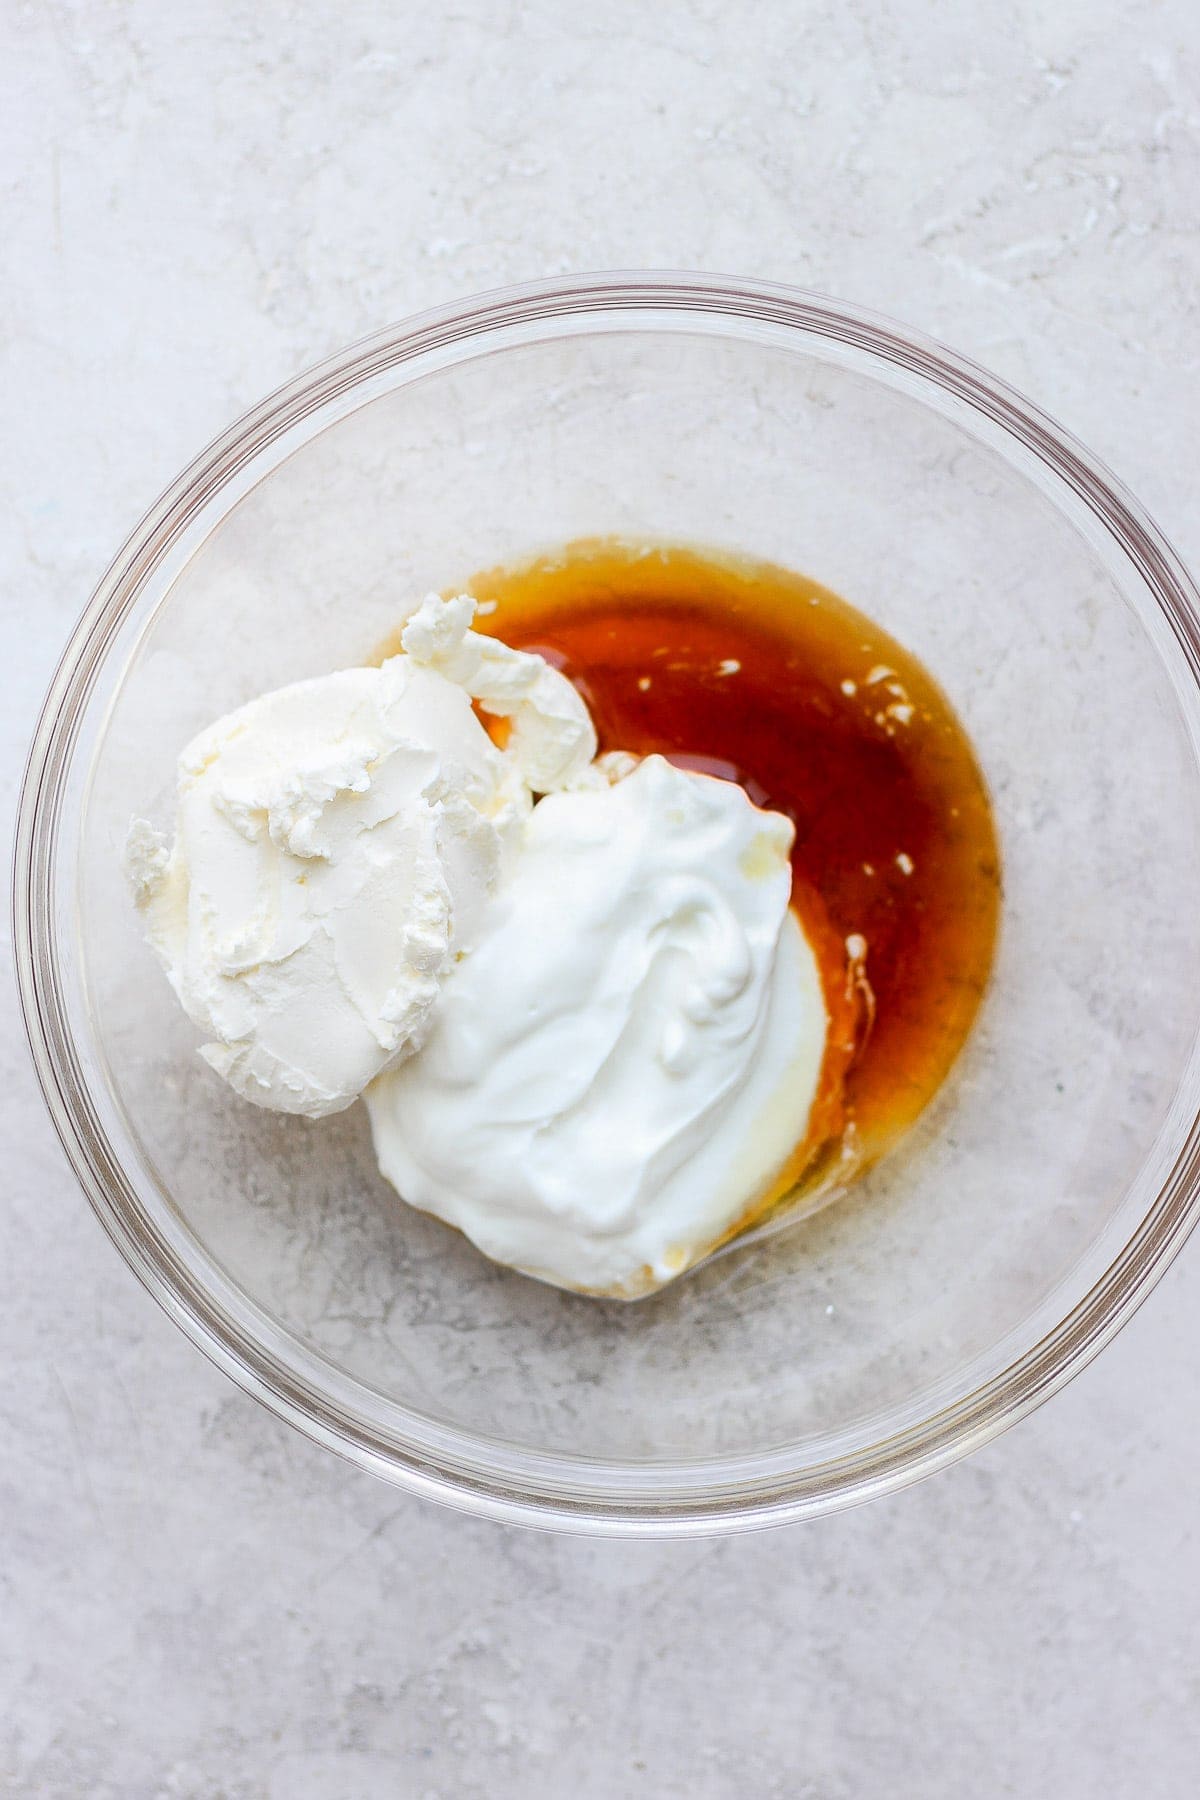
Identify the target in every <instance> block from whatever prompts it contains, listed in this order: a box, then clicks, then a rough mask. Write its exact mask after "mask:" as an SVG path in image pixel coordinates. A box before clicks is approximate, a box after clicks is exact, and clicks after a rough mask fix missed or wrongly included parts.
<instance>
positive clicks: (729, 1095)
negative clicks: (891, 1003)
mask: <svg viewBox="0 0 1200 1800" xmlns="http://www.w3.org/2000/svg"><path fill="white" fill-rule="evenodd" d="M792 838H793V828H792V825H791V823H790V822H789V821H788V820H787V819H785V818H784V817H783V816H782V815H781V814H778V813H773V812H765V811H762V810H760V809H759V808H757V807H755V806H754V805H753V804H752V802H751V801H750V799H749V798H748V797H747V795H746V794H745V793H744V792H743V791H742V789H741V788H740V787H738V786H736V785H735V784H733V783H731V782H727V781H720V780H717V779H714V778H712V777H709V776H705V775H699V774H694V773H691V772H688V771H684V770H680V769H677V768H675V767H673V766H672V765H671V764H670V763H668V762H667V761H665V760H664V759H663V758H662V757H659V756H650V757H647V758H646V759H645V760H644V761H642V762H640V763H639V764H637V765H636V767H634V769H633V771H632V773H630V774H627V775H625V777H624V779H618V780H616V781H615V783H614V784H613V785H611V786H609V785H606V784H605V783H603V782H596V783H594V784H592V785H587V786H584V787H582V788H577V789H576V790H574V791H570V792H561V793H557V794H551V795H548V796H547V797H546V798H544V799H542V800H541V801H539V803H538V804H537V805H536V806H535V807H534V808H533V810H532V811H531V812H530V813H529V814H528V816H527V817H526V818H525V819H524V820H523V822H522V824H521V827H520V841H519V845H518V847H517V850H516V852H515V854H514V855H513V857H512V858H511V860H510V862H509V863H508V864H507V866H506V868H505V871H504V873H503V875H502V877H501V879H500V880H499V882H498V884H497V887H496V889H495V891H494V893H493V894H492V896H491V898H490V900H489V902H488V905H487V907H486V909H485V910H484V913H483V916H482V918H481V920H480V924H479V928H478V931H477V932H476V934H475V936H474V940H473V942H472V944H471V946H470V948H469V950H468V952H467V953H466V954H465V955H464V956H462V957H461V958H460V959H459V960H458V961H457V962H456V963H455V965H454V967H453V968H452V970H451V971H450V972H449V973H448V974H447V975H446V977H445V980H444V982H443V984H442V988H441V992H440V995H439V999H438V1004H437V1007H436V1008H435V1010H434V1012H433V1015H432V1020H431V1023H430V1028H429V1031H428V1035H427V1037H426V1039H425V1041H424V1044H423V1046H422V1048H421V1050H420V1053H419V1054H418V1055H416V1056H413V1057H410V1058H408V1059H407V1060H405V1061H403V1062H401V1063H399V1064H398V1065H397V1066H396V1067H395V1068H393V1069H392V1070H390V1071H389V1072H387V1073H385V1074H383V1075H382V1076H380V1077H379V1078H378V1079H377V1080H376V1081H374V1082H373V1083H372V1085H371V1086H370V1087H369V1088H368V1089H367V1093H366V1100H367V1106H368V1108H369V1111H370V1116H371V1125H372V1130H373V1133H374V1139H375V1148H376V1153H377V1155H378V1158H379V1165H380V1168H381V1170H382V1171H383V1173H384V1174H385V1175H386V1176H387V1178H388V1180H389V1181H391V1182H392V1183H393V1184H394V1186H395V1187H396V1188H397V1189H398V1190H399V1192H400V1194H401V1195H402V1196H403V1198H404V1199H405V1200H407V1201H409V1202H410V1203H411V1204H413V1205H414V1206H418V1207H420V1208H422V1209H423V1210H425V1211H428V1212H431V1213H434V1214H436V1215H437V1216H438V1217H440V1218H442V1219H445V1220H446V1221H448V1222H449V1223H450V1224H452V1225H455V1226H457V1227H458V1228H459V1229H460V1230H462V1231H463V1232H465V1233H466V1235H467V1236H468V1237H469V1238H470V1239H471V1240H472V1242H474V1243H475V1244H476V1245H477V1246H478V1247H479V1248H480V1249H481V1250H483V1251H484V1252H485V1253H486V1254H487V1255H488V1256H490V1257H492V1258H494V1259H495V1260H496V1261H498V1262H503V1263H507V1264H510V1265H512V1266H514V1267H516V1268H518V1269H521V1270H524V1271H525V1272H526V1273H528V1274H530V1275H535V1276H538V1277H540V1278H541V1279H542V1280H545V1281H549V1282H552V1283H554V1284H556V1285H559V1286H563V1287H569V1288H574V1289H578V1290H582V1291H585V1292H592V1293H604V1294H613V1295H618V1296H621V1297H626V1298H632V1297H634V1296H636V1295H638V1294H641V1293H645V1292H648V1291H650V1290H651V1289H653V1288H655V1287H657V1286H660V1285H661V1284H662V1283H663V1282H665V1281H668V1280H670V1279H671V1278H672V1277H673V1276H675V1275H678V1274H679V1273H681V1272H682V1271H683V1270H684V1269H685V1268H688V1267H690V1266H691V1265H692V1264H693V1263H695V1262H697V1261H698V1260H700V1259H701V1258H702V1257H703V1256H704V1255H705V1254H706V1253H707V1251H708V1250H709V1249H711V1247H712V1246H713V1245H714V1244H715V1243H716V1242H718V1241H719V1240H720V1239H721V1238H722V1237H723V1236H724V1235H725V1234H726V1232H728V1231H729V1230H730V1229H731V1228H732V1227H734V1226H735V1225H736V1224H737V1223H738V1222H739V1221H740V1220H741V1219H742V1218H744V1217H745V1215H746V1214H747V1212H748V1211H749V1210H750V1208H751V1207H753V1205H754V1204H755V1202H756V1201H757V1200H759V1199H761V1198H762V1197H763V1196H765V1195H766V1194H768V1193H769V1191H770V1189H771V1187H772V1185H773V1184H774V1183H775V1181H776V1180H777V1179H778V1177H779V1175H780V1173H781V1171H782V1170H783V1168H784V1166H785V1165H786V1163H787V1162H788V1159H789V1157H790V1156H791V1154H792V1152H793V1151H794V1149H795V1148H796V1146H797V1144H798V1143H799V1142H800V1141H801V1140H802V1139H803V1137H804V1134H805V1127H806V1123H807V1120H808V1117H809V1113H810V1110H811V1108H812V1103H813V1099H814V1096H815V1094H816V1091H817V1086H818V1082H819V1078H820V1072H821V1064H822V1059H823V1055H824V1048H825V1041H826V1034H827V1028H828V1018H827V1014H826V1008H825V1001H824V996H823V991H822V985H821V978H820V972H819V969H818V967H817V962H816V958H815V956H814V954H813V951H812V949H811V947H810V945H809V943H808V941H807V939H806V938H805V936H804V935H803V933H802V931H801V929H800V926H799V924H798V923H797V921H796V919H795V916H794V915H793V914H792V913H791V911H790V910H789V905H788V902H789V894H790V870H789V866H788V856H789V852H790V850H791V845H792Z"/></svg>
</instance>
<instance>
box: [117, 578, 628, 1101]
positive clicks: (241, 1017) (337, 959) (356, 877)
mask: <svg viewBox="0 0 1200 1800" xmlns="http://www.w3.org/2000/svg"><path fill="white" fill-rule="evenodd" d="M474 610H475V603H474V601H473V600H471V599H470V598H469V597H468V596H460V597H459V598H458V599H456V600H452V601H443V600H440V599H439V598H438V597H437V596H436V595H430V596H429V597H428V598H427V599H426V600H425V601H424V602H422V604H421V606H420V607H419V609H418V610H417V612H416V613H415V614H414V615H413V617H412V619H411V620H410V622H409V625H408V627H407V628H406V630H405V632H404V636H403V640H402V641H403V642H404V646H405V654H403V655H401V656H397V657H393V658H391V659H390V660H389V661H387V662H386V663H384V665H383V666H382V667H381V668H378V669H373V668H362V669H347V670H344V671H342V672H340V673H338V674H334V675H329V676H324V677H321V678H319V679H316V680H312V681H303V682H298V683H296V684H295V685H293V686H291V687H287V688H282V689H280V690H278V691H277V692H275V693H271V694H266V695H264V696H263V697H262V698H260V699H258V700H254V701H251V702H250V703H249V704H248V705H247V706H243V707H241V708H240V709H239V710H238V711H237V712H235V713H232V714H230V715H229V716H228V717H227V718H224V719H221V720H219V721H218V722H217V723H216V724H215V725H212V726H210V727H209V728H208V729H207V730H206V731H203V732H201V733H200V735H199V736H198V737H197V738H195V739H194V740H193V742H192V743H191V744H189V745H188V747H187V748H186V749H185V750H184V752H183V754H182V756H181V757H180V759H179V766H178V777H177V787H178V818H177V824H176V831H175V838H174V842H173V844H170V845H169V844H168V843H167V841H166V839H165V838H164V837H163V836H162V835H161V834H159V833H158V832H156V831H154V830H153V829H152V828H151V827H150V826H149V825H147V824H146V823H145V822H144V821H140V820H135V821H134V824H133V826H132V828H131V831H130V835H129V842H128V847H127V862H128V866H129V870H130V874H131V878H132V880H133V884H134V890H135V894H136V897H137V900H138V904H139V906H140V907H141V908H142V910H143V913H144V916H145V920H146V926H147V932H148V935H149V937H150V940H151V942H152V943H153V945H154V947H155V949H156V950H157V951H158V953H159V956H160V957H161V959H162V961H163V963H164V965H165V967H166V970H167V975H168V978H169V979H170V981H171V984H172V986H173V987H174V989H175V991H176V993H177V994H178V996H179V999H180V1001H181V1002H182V1004H183V1006H184V1009H185V1011H186V1012H187V1013H188V1014H189V1016H190V1017H191V1018H192V1019H193V1020H194V1021H195V1022H196V1024H197V1025H199V1026H200V1028H201V1029H202V1030H203V1031H204V1032H205V1033H206V1035H207V1037H208V1038H209V1039H210V1041H209V1042H208V1043H206V1044H205V1045H204V1046H203V1047H202V1050H201V1054H202V1055H203V1056H204V1057H205V1058H206V1060H207V1061H208V1062H209V1063H210V1064H211V1065H212V1067H213V1068H214V1069H216V1070H217V1072H218V1073H219V1074H220V1075H222V1076H224V1078H225V1079H226V1080H227V1081H228V1082H229V1083H230V1084H231V1086H232V1087H234V1088H235V1089H236V1091H237V1092H238V1093H239V1094H241V1095H242V1096H243V1097H244V1098H245V1099H247V1100H252V1101H254V1102H256V1103H257V1104H258V1105H260V1106H266V1107H270V1108H274V1109H275V1110H278V1111H282V1112H295V1113H304V1114H307V1115H308V1116H310V1117H313V1118H316V1117H320V1116H321V1115H322V1114H325V1113H330V1112H336V1111H338V1110H339V1109H341V1108H342V1107H345V1106H348V1105H349V1104H350V1103H351V1101H353V1100H354V1099H355V1098H356V1096H357V1095H358V1094H360V1093H361V1092H362V1090H363V1088H364V1087H365V1086H366V1085H367V1083H368V1082H369V1081H371V1080H372V1079H373V1078H374V1077H375V1076H377V1075H378V1074H379V1073H380V1072H381V1071H382V1070H384V1069H386V1068H388V1067H389V1066H390V1065H391V1064H392V1063H394V1062H395V1061H396V1060H397V1059H398V1058H400V1057H402V1056H405V1055H407V1054H410V1053H411V1052H412V1051H413V1050H414V1049H415V1048H416V1047H417V1046H418V1045H419V1044H420V1042H421V1040H422V1038H423V1036H424V1033H425V1031H426V1030H427V1028H428V1023H429V1018H430V1013H431V1010H432V1008H433V1006H434V1003H435V1001H436V1000H437V997H438V993H439V990H440V987H441V983H442V981H443V979H444V977H445V975H446V972H447V970H448V969H449V968H450V967H451V966H452V964H453V961H454V958H455V956H457V955H460V954H462V953H463V952H465V951H467V950H468V949H469V948H470V947H471V944H472V943H473V941H474V938H475V936H476V934H477V932H478V931H479V929H480V927H481V924H482V920H483V916H484V908H485V906H486V904H487V899H488V896H489V894H490V893H491V890H492V888H493V886H494V884H495V880H496V876H497V872H498V870H499V867H500V864H501V859H502V856H503V854H504V849H505V845H506V843H508V842H509V841H511V839H512V837H513V835H514V833H516V832H519V829H520V825H521V822H522V820H523V819H524V817H525V815H526V814H527V813H528V811H529V807H530V805H531V803H532V796H533V793H534V792H545V791H548V790H551V789H553V788H555V787H557V786H559V785H562V784H564V783H566V782H569V781H571V780H572V779H574V778H576V777H580V776H582V775H583V774H584V772H585V771H586V770H587V768H588V765H589V763H590V761H591V758H592V756H593V754H594V752H595V747H596V744H595V736H594V733H593V731H592V726H591V721H590V719H589V717H588V714H587V710H586V708H585V707H584V705H583V702H582V700H581V699H580V698H579V696H578V694H577V693H576V691H575V689H574V688H573V687H572V686H571V684H570V683H569V682H568V681H567V680H566V679H565V678H564V677H563V676H561V675H559V674H557V673H556V671H554V670H553V669H551V668H550V667H549V666H548V665H547V664H546V663H545V662H544V661H543V660H542V658H540V657H535V656H529V655H525V654H522V653H519V652H516V651H512V650H509V649H508V648H507V647H506V646H505V645H503V644H499V643H495V642H494V641H493V640H490V639H484V638H480V637H478V636H477V635H476V633H474V632H472V631H470V630H469V626H470V623H471V619H472V617H473V614H474ZM472 697H475V698H478V700H479V702H480V704H481V705H482V706H484V708H485V710H490V711H493V712H498V713H504V714H511V715H513V718H514V728H513V732H512V738H511V742H510V744H509V746H508V748H507V749H506V750H505V751H503V752H501V751H498V750H496V749H495V748H494V746H493V745H492V744H491V742H490V740H489V738H488V736H487V733H486V732H485V731H484V729H483V727H482V726H481V725H480V723H479V721H478V719H477V718H476V717H475V714H474V711H473V709H472V705H471V700H472Z"/></svg>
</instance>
